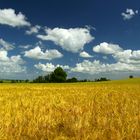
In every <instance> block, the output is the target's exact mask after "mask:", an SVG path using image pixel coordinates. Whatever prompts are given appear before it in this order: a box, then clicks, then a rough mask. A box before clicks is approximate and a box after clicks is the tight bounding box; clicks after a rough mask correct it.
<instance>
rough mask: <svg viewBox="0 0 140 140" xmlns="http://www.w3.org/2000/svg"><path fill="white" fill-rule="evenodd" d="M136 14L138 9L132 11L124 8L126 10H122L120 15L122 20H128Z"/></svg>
mask: <svg viewBox="0 0 140 140" xmlns="http://www.w3.org/2000/svg"><path fill="white" fill-rule="evenodd" d="M136 14H138V10H136V11H134V10H133V9H126V12H123V13H122V14H121V15H122V17H123V19H124V20H130V19H132V18H133V17H134V16H135V15H136Z"/></svg>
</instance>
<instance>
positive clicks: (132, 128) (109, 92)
mask: <svg viewBox="0 0 140 140" xmlns="http://www.w3.org/2000/svg"><path fill="white" fill-rule="evenodd" d="M0 139H1V140H140V79H130V80H124V81H110V82H101V83H75V84H10V83H9V84H8V83H7V84H0Z"/></svg>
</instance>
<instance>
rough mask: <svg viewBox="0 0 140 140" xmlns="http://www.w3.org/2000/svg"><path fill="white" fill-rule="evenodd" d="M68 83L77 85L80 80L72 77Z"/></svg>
mask: <svg viewBox="0 0 140 140" xmlns="http://www.w3.org/2000/svg"><path fill="white" fill-rule="evenodd" d="M67 82H68V83H75V82H78V80H77V78H75V77H72V78H70V79H67Z"/></svg>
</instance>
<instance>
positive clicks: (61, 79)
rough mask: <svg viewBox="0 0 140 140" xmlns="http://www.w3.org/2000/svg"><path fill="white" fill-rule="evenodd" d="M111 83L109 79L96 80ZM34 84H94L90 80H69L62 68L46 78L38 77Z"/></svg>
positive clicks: (58, 68)
mask: <svg viewBox="0 0 140 140" xmlns="http://www.w3.org/2000/svg"><path fill="white" fill-rule="evenodd" d="M99 81H109V79H107V78H105V77H102V78H100V79H95V82H99ZM32 82H33V83H75V82H93V81H91V80H88V79H84V80H78V79H77V78H76V77H72V78H68V79H67V73H66V72H65V71H64V70H63V69H62V68H61V67H57V68H56V69H55V70H54V71H53V72H52V73H51V74H48V75H45V76H38V77H37V78H36V79H34V80H33V81H32Z"/></svg>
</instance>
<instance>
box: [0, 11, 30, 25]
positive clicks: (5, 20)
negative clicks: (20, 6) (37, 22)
mask: <svg viewBox="0 0 140 140" xmlns="http://www.w3.org/2000/svg"><path fill="white" fill-rule="evenodd" d="M26 19H27V18H26V17H25V15H23V14H22V13H21V12H19V13H18V14H16V12H15V10H14V9H0V24H3V25H9V26H12V27H22V26H30V23H29V22H28V21H27V20H26Z"/></svg>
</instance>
